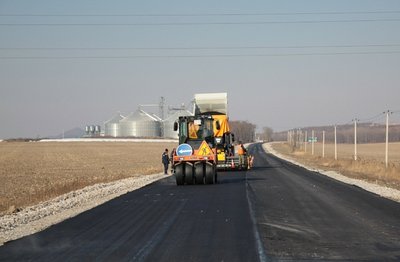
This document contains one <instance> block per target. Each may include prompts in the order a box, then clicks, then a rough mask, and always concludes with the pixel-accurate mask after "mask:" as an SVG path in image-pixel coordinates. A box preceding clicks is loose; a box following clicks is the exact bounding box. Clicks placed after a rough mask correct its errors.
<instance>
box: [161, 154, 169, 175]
mask: <svg viewBox="0 0 400 262" xmlns="http://www.w3.org/2000/svg"><path fill="white" fill-rule="evenodd" d="M161 161H162V163H163V165H164V174H165V175H168V165H169V156H168V148H166V149H165V151H164V153H163V154H162V160H161Z"/></svg>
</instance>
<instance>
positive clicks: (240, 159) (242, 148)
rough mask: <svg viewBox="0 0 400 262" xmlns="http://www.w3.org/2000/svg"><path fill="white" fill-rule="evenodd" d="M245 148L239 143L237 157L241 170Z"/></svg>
mask: <svg viewBox="0 0 400 262" xmlns="http://www.w3.org/2000/svg"><path fill="white" fill-rule="evenodd" d="M246 152H247V151H246V148H244V146H243V144H242V142H239V149H238V155H239V167H240V168H243V167H244V155H245V154H246Z"/></svg>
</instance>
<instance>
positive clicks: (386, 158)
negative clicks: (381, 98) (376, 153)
mask: <svg viewBox="0 0 400 262" xmlns="http://www.w3.org/2000/svg"><path fill="white" fill-rule="evenodd" d="M389 113H390V111H389V110H388V111H387V112H386V147H385V165H386V168H388V165H389Z"/></svg>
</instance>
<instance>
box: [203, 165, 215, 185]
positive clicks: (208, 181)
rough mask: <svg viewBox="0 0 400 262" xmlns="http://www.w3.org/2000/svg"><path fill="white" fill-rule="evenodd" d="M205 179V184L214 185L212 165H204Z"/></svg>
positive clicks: (213, 167) (213, 168)
mask: <svg viewBox="0 0 400 262" xmlns="http://www.w3.org/2000/svg"><path fill="white" fill-rule="evenodd" d="M205 173H206V175H205V177H206V184H209V185H211V184H214V183H215V166H214V165H206V168H205Z"/></svg>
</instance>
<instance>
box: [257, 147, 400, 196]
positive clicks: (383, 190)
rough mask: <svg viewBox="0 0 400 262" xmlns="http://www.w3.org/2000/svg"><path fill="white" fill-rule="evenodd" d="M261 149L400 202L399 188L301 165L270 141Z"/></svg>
mask: <svg viewBox="0 0 400 262" xmlns="http://www.w3.org/2000/svg"><path fill="white" fill-rule="evenodd" d="M263 149H264V150H265V151H266V152H267V153H271V154H273V155H275V156H276V157H279V158H281V159H283V160H285V161H288V162H291V163H293V164H295V165H297V166H301V167H303V168H305V169H307V170H310V171H313V172H318V173H320V174H323V175H326V176H328V177H330V178H333V179H336V180H339V181H341V182H344V183H347V184H350V185H355V186H358V187H360V188H363V189H364V190H367V191H369V192H372V193H375V194H377V195H380V196H382V197H385V198H389V199H392V200H394V201H397V202H400V190H397V189H393V188H389V187H385V186H381V185H378V184H373V183H370V182H367V181H364V180H360V179H354V178H349V177H346V176H344V175H342V174H340V173H338V172H335V171H330V170H323V169H317V168H313V167H310V166H306V165H303V164H301V163H299V162H297V161H296V160H295V159H293V158H290V157H288V156H286V155H283V154H281V153H278V152H277V151H276V150H274V149H273V147H272V143H265V144H263Z"/></svg>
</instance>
